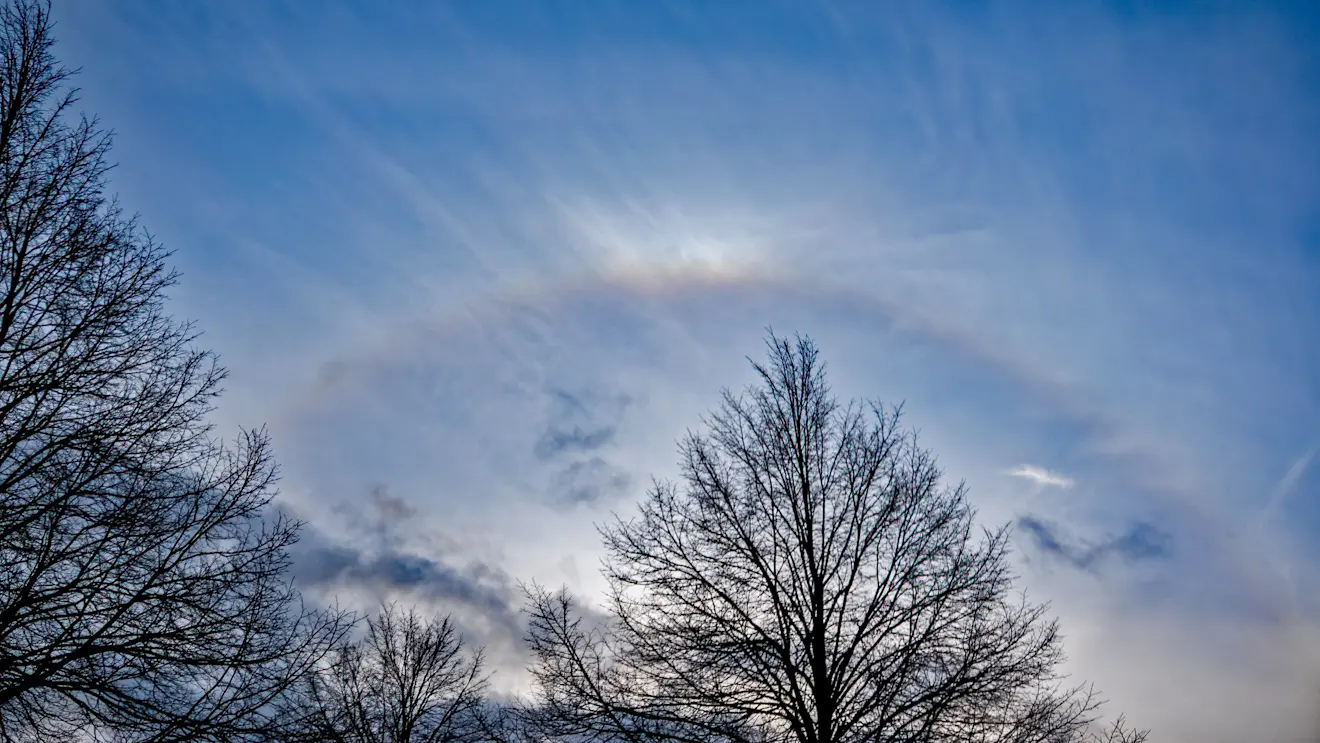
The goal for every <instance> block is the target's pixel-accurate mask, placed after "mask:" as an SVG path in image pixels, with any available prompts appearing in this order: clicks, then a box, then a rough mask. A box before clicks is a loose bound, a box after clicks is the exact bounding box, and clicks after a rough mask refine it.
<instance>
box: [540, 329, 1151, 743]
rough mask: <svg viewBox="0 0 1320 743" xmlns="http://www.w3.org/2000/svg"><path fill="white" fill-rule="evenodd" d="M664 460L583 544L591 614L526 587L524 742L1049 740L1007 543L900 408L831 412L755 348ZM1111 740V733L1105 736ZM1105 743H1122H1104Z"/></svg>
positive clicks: (1071, 692)
mask: <svg viewBox="0 0 1320 743" xmlns="http://www.w3.org/2000/svg"><path fill="white" fill-rule="evenodd" d="M767 345H768V347H769V351H770V358H769V362H768V363H767V364H764V365H762V364H754V367H755V369H756V371H757V373H758V374H759V376H760V382H761V383H760V385H759V386H758V387H755V388H751V389H749V390H748V391H747V392H746V393H745V394H743V395H741V396H735V395H733V394H731V393H728V392H726V393H725V394H724V398H723V405H722V406H721V407H720V409H719V410H718V411H716V412H715V413H714V414H712V415H711V416H710V417H709V419H708V420H706V421H705V424H706V426H705V427H706V429H707V430H706V432H705V433H689V435H688V436H687V437H686V439H685V440H684V442H683V443H682V445H681V447H680V449H681V472H682V482H681V485H675V484H672V483H659V484H657V485H656V486H655V487H654V488H653V489H652V490H651V491H650V493H649V496H648V498H647V499H646V500H645V502H644V503H643V504H642V507H641V511H640V515H639V516H638V517H637V518H635V519H631V520H621V519H620V520H616V521H615V522H614V523H613V524H612V525H610V526H607V527H605V528H603V529H602V534H603V537H604V542H605V547H606V549H607V559H606V562H605V572H606V576H607V577H608V579H609V582H610V586H611V590H610V592H609V595H608V600H607V607H608V609H609V610H610V611H609V616H608V617H606V618H602V619H600V620H598V621H595V622H593V623H591V625H588V624H586V623H584V617H582V616H581V615H580V612H578V611H577V610H575V607H574V605H573V601H572V599H571V597H569V596H568V594H567V593H565V592H562V591H561V592H558V593H551V592H548V591H546V590H544V589H540V588H533V589H532V590H531V591H530V596H531V599H532V601H531V607H532V608H531V622H530V629H529V635H528V641H529V645H530V647H531V649H532V651H533V653H534V656H535V663H534V665H533V666H532V672H533V674H534V676H535V680H536V682H537V693H536V696H535V698H534V700H533V702H534V704H533V705H532V707H533V709H532V714H531V718H532V720H533V721H534V722H536V723H537V729H538V734H539V735H540V736H541V737H547V738H553V737H565V738H571V739H574V740H626V741H641V740H648V741H649V740H671V741H691V742H692V743H696V742H697V741H702V742H703V743H705V742H707V741H730V742H748V743H752V742H756V743H760V742H765V743H770V742H775V743H778V742H779V741H796V742H797V743H854V742H857V743H861V742H862V741H905V742H914V743H915V742H926V741H931V742H935V741H960V742H966V743H991V742H995V743H1062V742H1065V741H1068V742H1072V741H1081V740H1085V739H1087V736H1090V735H1094V734H1096V733H1094V732H1093V728H1092V722H1093V718H1094V716H1095V715H1094V712H1095V710H1096V709H1097V707H1098V704H1099V700H1098V699H1097V697H1096V696H1095V694H1094V693H1093V692H1091V691H1090V690H1089V689H1087V688H1086V687H1078V686H1066V685H1064V684H1063V680H1062V679H1061V678H1060V676H1059V675H1058V673H1057V671H1056V669H1057V667H1058V665H1059V663H1060V662H1061V660H1062V651H1061V648H1060V636H1059V632H1058V628H1057V626H1056V623H1055V622H1053V621H1051V620H1050V619H1049V618H1047V616H1046V614H1045V607H1043V606H1037V605H1032V604H1030V603H1028V602H1027V601H1026V599H1025V597H1020V598H1014V597H1013V596H1012V595H1010V588H1011V581H1012V575H1011V574H1010V571H1009V568H1008V565H1007V559H1006V557H1007V549H1008V539H1007V537H1008V532H1007V528H1006V527H1005V528H1001V529H998V530H995V531H982V530H978V529H977V528H976V527H975V526H974V524H973V521H974V518H973V517H974V514H973V512H972V509H971V508H970V507H969V506H968V504H967V502H966V498H965V492H964V488H963V487H962V486H961V485H960V486H958V487H954V488H950V487H947V486H942V485H941V484H940V476H941V473H940V471H939V469H938V468H937V466H936V463H935V459H934V457H933V456H932V455H931V454H930V452H928V451H926V450H924V449H922V448H920V447H919V446H918V445H917V442H916V438H915V434H913V433H910V432H906V431H904V430H903V429H900V427H899V413H900V411H899V410H898V409H886V408H883V407H881V406H879V405H876V404H871V403H868V404H864V405H862V404H855V403H850V404H848V405H846V406H841V405H840V404H839V403H838V402H837V401H836V399H835V398H834V397H833V395H832V394H831V392H830V390H829V387H828V386H827V384H826V380H825V375H824V367H823V364H822V363H821V362H820V361H819V360H818V359H817V350H816V348H815V346H814V345H813V344H812V343H811V342H810V341H809V340H803V339H798V340H797V341H796V343H791V342H789V341H787V340H784V339H780V338H776V337H774V336H773V335H772V336H771V337H770V339H769V341H768V344H767ZM1115 730H1116V731H1117V732H1116V733H1115V734H1116V735H1124V736H1130V735H1131V734H1130V733H1128V732H1125V729H1123V728H1115V729H1114V730H1111V732H1114V731H1115ZM1113 740H1115V741H1117V740H1129V741H1131V740H1140V738H1132V737H1128V738H1121V737H1115V738H1113Z"/></svg>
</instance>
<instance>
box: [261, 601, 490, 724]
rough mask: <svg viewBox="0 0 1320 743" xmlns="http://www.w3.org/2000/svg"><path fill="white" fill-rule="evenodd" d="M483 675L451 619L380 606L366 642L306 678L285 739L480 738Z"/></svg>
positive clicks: (345, 648) (349, 646)
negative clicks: (429, 616) (294, 731)
mask: <svg viewBox="0 0 1320 743" xmlns="http://www.w3.org/2000/svg"><path fill="white" fill-rule="evenodd" d="M486 680H487V677H486V676H485V675H484V674H483V672H482V656H481V652H480V651H479V650H477V651H469V650H468V648H466V647H465V646H464V643H463V639H462V637H461V636H459V634H458V632H457V630H456V629H455V627H454V625H453V623H452V622H451V621H450V620H449V618H447V617H445V618H442V619H435V618H425V619H424V618H422V617H421V616H420V615H419V614H418V613H417V612H416V610H410V611H408V612H400V611H399V610H398V609H397V608H396V607H395V606H394V605H392V604H391V605H386V606H384V607H382V609H381V612H380V614H379V615H378V616H376V617H371V618H368V620H367V633H366V637H365V638H363V639H362V640H360V641H357V642H348V643H345V644H343V645H341V646H340V647H339V648H338V649H337V650H336V652H335V654H334V656H333V658H332V660H331V662H330V663H329V665H328V666H327V667H326V668H324V669H322V670H321V671H320V672H318V673H315V674H311V675H309V676H308V677H307V679H306V682H305V684H304V685H303V686H302V688H301V690H300V692H301V693H300V694H298V696H297V701H296V702H295V704H294V706H293V707H292V708H291V710H290V711H291V712H292V713H293V716H294V718H295V719H296V723H295V725H294V726H293V729H295V730H297V731H298V733H297V734H296V735H295V734H289V735H287V736H286V739H294V738H301V739H306V740H316V741H340V742H342V743H464V742H467V741H477V740H481V739H483V738H484V737H486V735H487V732H488V726H487V725H486V717H485V716H484V715H483V705H484V702H485V697H484V695H485V691H486Z"/></svg>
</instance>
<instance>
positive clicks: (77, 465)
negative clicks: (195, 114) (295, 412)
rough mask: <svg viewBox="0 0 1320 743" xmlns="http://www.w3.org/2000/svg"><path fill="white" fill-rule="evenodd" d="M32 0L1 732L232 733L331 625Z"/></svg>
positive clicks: (1, 548)
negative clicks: (296, 585)
mask: <svg viewBox="0 0 1320 743" xmlns="http://www.w3.org/2000/svg"><path fill="white" fill-rule="evenodd" d="M51 45H52V39H51V21H50V13H49V6H48V5H46V4H42V3H37V2H30V1H28V0H19V1H18V2H12V3H8V4H5V5H4V6H3V7H2V8H0V740H5V741H23V740H38V739H40V740H55V739H60V738H76V739H80V740H87V739H111V738H113V739H115V740H139V741H175V740H178V741H183V740H189V741H193V740H239V739H242V738H243V737H245V736H248V735H255V734H257V733H258V732H260V731H261V730H262V729H263V727H264V726H265V725H266V722H267V717H268V712H269V710H270V709H271V702H272V700H274V699H276V698H277V697H278V696H279V694H281V693H282V692H283V691H284V690H285V689H287V688H288V687H289V685H290V684H292V683H293V682H294V681H295V680H296V679H298V678H301V677H302V676H303V674H304V673H305V672H306V670H307V669H308V668H310V667H312V666H313V665H314V664H315V663H316V662H317V660H318V659H319V658H321V657H322V656H323V655H324V653H325V652H327V651H328V649H329V647H330V646H332V645H333V643H334V642H336V641H337V640H338V637H339V636H340V635H341V631H342V629H343V627H344V625H343V624H342V622H341V621H340V617H339V616H338V615H336V614H333V613H312V612H307V611H304V609H303V608H302V605H301V602H300V601H299V599H298V595H297V593H296V592H295V591H294V590H293V587H292V585H291V583H290V581H289V579H288V577H287V575H286V567H287V562H288V557H287V548H288V547H289V545H290V544H291V543H292V542H293V541H294V540H295V538H296V533H297V524H296V523H294V522H292V521H289V520H286V519H282V518H273V519H267V518H264V514H265V513H266V512H267V510H268V506H269V504H270V502H271V499H272V497H273V495H274V490H273V489H272V485H273V482H274V478H275V474H276V470H275V465H274V463H273V462H272V460H271V457H270V452H269V447H268V443H267V440H266V437H265V435H264V434H263V433H262V432H260V431H254V432H246V433H243V434H242V435H241V436H240V438H239V440H238V443H237V445H236V446H234V447H225V446H223V445H221V444H220V443H219V442H217V441H216V440H215V439H214V438H213V437H212V435H211V429H210V427H209V426H208V424H207V422H206V418H207V415H208V414H209V412H210V410H211V407H212V405H213V402H214V400H215V398H216V396H217V395H218V394H219V392H220V388H219V385H220V383H221V380H222V379H223V377H224V370H223V369H222V368H221V367H219V366H218V364H217V362H216V359H215V357H214V356H213V355H212V354H211V353H210V352H208V351H205V350H201V349H198V348H196V347H195V345H194V342H195V333H194V332H193V330H192V328H191V327H190V326H188V325H186V324H179V323H176V322H175V321H173V320H172V319H171V318H170V317H169V316H168V314H167V313H166V312H165V310H164V306H163V303H164V300H165V291H166V290H167V288H168V287H170V286H171V285H172V284H173V282H174V280H175V275H174V274H173V273H172V272H171V271H170V270H169V269H168V267H167V266H166V264H165V261H166V259H167V257H168V256H167V254H166V253H165V252H164V251H163V250H162V249H161V248H160V247H159V246H158V245H157V244H155V243H154V242H153V241H152V240H151V239H150V238H149V237H147V236H146V235H145V234H143V232H142V231H141V230H140V229H139V228H138V227H137V225H136V224H135V222H134V221H133V220H132V219H129V218H126V217H125V216H124V215H123V214H122V212H121V211H120V209H119V207H118V206H117V204H116V203H115V202H114V201H113V200H111V199H109V198H108V197H107V196H106V195H105V193H104V177H105V174H106V171H107V168H108V167H109V166H108V164H107V162H106V159H105V158H106V155H107V151H108V147H109V138H108V136H107V135H106V134H105V133H104V132H102V131H101V130H100V129H99V128H98V125H97V123H96V121H95V120H88V119H85V118H81V119H80V118H77V117H74V116H73V115H72V106H73V105H74V104H75V98H74V92H73V91H72V90H70V89H68V88H67V86H66V83H67V79H68V76H69V71H67V70H66V69H64V68H62V67H60V66H59V64H58V63H57V61H56V60H55V59H54V57H53V55H52V52H51Z"/></svg>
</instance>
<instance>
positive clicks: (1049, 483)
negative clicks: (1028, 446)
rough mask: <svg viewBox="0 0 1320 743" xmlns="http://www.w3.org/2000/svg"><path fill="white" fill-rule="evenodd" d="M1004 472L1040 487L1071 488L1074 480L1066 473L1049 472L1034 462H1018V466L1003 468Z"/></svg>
mask: <svg viewBox="0 0 1320 743" xmlns="http://www.w3.org/2000/svg"><path fill="white" fill-rule="evenodd" d="M1004 474H1005V475H1008V476H1009V477H1018V478H1021V479H1023V480H1029V481H1031V482H1033V483H1035V484H1037V485H1039V486H1041V487H1043V488H1044V487H1052V488H1063V489H1064V490H1067V489H1068V488H1071V487H1072V486H1073V485H1074V484H1076V483H1075V481H1074V480H1073V479H1072V478H1071V477H1068V476H1066V475H1062V474H1059V473H1057V472H1051V471H1049V470H1047V469H1045V468H1044V467H1037V466H1036V465H1034V464H1019V465H1018V466H1016V467H1014V468H1012V469H1008V470H1004Z"/></svg>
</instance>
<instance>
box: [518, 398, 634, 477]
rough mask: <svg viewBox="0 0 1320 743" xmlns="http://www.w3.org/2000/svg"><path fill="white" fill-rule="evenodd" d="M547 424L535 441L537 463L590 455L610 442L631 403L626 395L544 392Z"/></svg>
mask: <svg viewBox="0 0 1320 743" xmlns="http://www.w3.org/2000/svg"><path fill="white" fill-rule="evenodd" d="M546 395H547V397H548V398H549V405H548V408H549V410H548V413H547V419H548V420H547V421H546V423H545V428H544V429H543V430H542V431H541V435H540V437H539V438H537V440H536V446H535V449H534V451H535V454H536V457H537V458H538V459H543V460H549V459H554V458H556V457H559V456H562V455H565V454H574V453H583V452H593V451H595V450H597V449H600V448H601V447H603V446H606V445H607V444H610V443H612V442H613V441H614V437H615V434H616V433H617V432H618V425H619V422H620V421H621V420H622V418H623V414H624V411H625V410H627V408H628V405H629V404H631V402H632V399H631V398H630V397H628V396H627V395H608V396H605V395H600V394H597V393H591V392H583V393H577V394H574V393H571V392H569V391H567V390H564V389H560V388H550V389H548V390H547V391H546Z"/></svg>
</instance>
